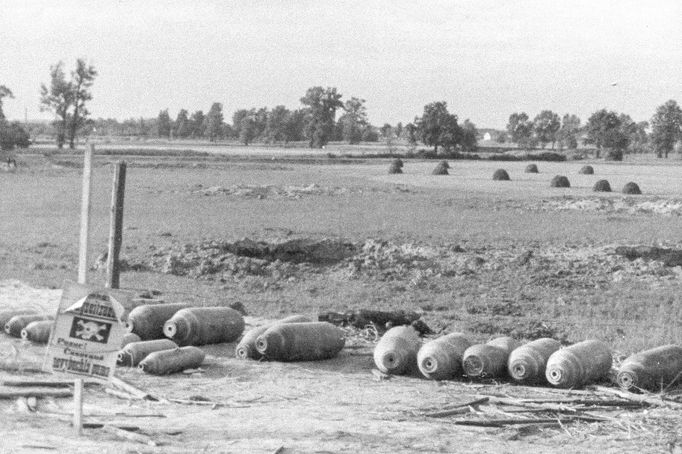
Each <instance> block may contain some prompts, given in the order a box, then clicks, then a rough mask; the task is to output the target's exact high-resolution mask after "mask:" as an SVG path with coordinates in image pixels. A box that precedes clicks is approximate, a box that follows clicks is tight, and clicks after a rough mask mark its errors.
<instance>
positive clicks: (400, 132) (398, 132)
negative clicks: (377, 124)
mask: <svg viewBox="0 0 682 454" xmlns="http://www.w3.org/2000/svg"><path fill="white" fill-rule="evenodd" d="M402 135H403V124H402V122H398V124H397V125H395V136H396V137H402Z"/></svg>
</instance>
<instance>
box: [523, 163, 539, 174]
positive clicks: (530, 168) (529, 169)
mask: <svg viewBox="0 0 682 454" xmlns="http://www.w3.org/2000/svg"><path fill="white" fill-rule="evenodd" d="M524 173H540V172H539V171H538V165H537V164H528V165H527V166H526V169H525V170H524Z"/></svg>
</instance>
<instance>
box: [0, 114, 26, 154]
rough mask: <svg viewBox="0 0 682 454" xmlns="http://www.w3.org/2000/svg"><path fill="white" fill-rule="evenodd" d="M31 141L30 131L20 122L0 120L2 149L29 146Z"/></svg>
mask: <svg viewBox="0 0 682 454" xmlns="http://www.w3.org/2000/svg"><path fill="white" fill-rule="evenodd" d="M29 143H30V141H29V136H28V133H27V132H26V130H25V129H24V128H23V127H22V126H21V124H20V123H19V122H17V121H15V122H12V123H8V122H7V121H4V120H3V121H0V149H2V150H12V149H14V147H19V148H28V146H29Z"/></svg>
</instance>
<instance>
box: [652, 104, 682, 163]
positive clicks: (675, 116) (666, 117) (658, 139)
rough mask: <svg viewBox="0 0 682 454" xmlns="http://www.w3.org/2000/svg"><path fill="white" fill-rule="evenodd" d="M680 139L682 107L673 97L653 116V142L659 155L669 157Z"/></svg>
mask: <svg viewBox="0 0 682 454" xmlns="http://www.w3.org/2000/svg"><path fill="white" fill-rule="evenodd" d="M678 140H682V109H680V106H679V105H678V104H677V101H675V100H672V99H671V100H669V101H667V102H666V103H665V104H663V105H661V106H658V108H657V109H656V113H655V114H654V116H653V117H651V142H652V143H653V146H654V149H655V150H656V154H657V156H658V157H659V158H660V157H662V156H664V155H665V157H666V158H667V157H668V154H669V153H670V152H671V151H672V150H673V147H674V146H675V143H676V142H677V141H678Z"/></svg>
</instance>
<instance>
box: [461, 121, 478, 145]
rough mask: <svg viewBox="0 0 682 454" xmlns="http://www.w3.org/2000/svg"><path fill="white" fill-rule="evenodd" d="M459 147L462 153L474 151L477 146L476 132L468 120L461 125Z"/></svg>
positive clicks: (473, 125)
mask: <svg viewBox="0 0 682 454" xmlns="http://www.w3.org/2000/svg"><path fill="white" fill-rule="evenodd" d="M461 145H462V149H463V150H464V151H476V147H477V145H478V130H477V129H476V125H475V124H473V123H472V122H471V121H470V120H469V119H468V118H467V119H466V120H464V123H463V124H462V140H461Z"/></svg>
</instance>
